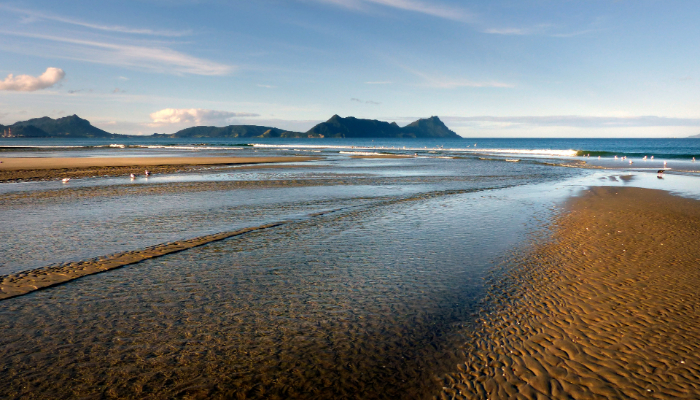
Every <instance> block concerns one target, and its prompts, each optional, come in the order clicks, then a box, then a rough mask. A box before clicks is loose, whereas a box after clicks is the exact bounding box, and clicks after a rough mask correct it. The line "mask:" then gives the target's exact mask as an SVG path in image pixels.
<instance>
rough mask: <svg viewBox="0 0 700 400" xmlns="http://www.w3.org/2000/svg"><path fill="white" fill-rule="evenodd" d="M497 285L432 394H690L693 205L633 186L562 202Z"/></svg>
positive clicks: (696, 309) (698, 336)
mask: <svg viewBox="0 0 700 400" xmlns="http://www.w3.org/2000/svg"><path fill="white" fill-rule="evenodd" d="M570 210H571V211H570V213H567V214H566V215H563V216H562V217H561V218H560V219H559V220H558V222H557V224H556V227H555V232H556V233H555V236H554V238H553V241H552V242H550V243H547V244H545V245H542V246H540V247H539V248H538V249H536V251H534V252H533V253H532V254H529V255H528V256H525V257H523V258H521V259H520V260H517V261H518V263H519V266H518V267H516V268H514V269H512V270H510V271H509V272H508V273H507V274H506V275H505V276H502V277H500V278H496V279H495V280H494V282H493V289H492V292H491V296H490V306H489V307H488V308H487V310H486V311H485V312H487V313H488V314H487V315H485V317H484V318H483V319H482V320H480V321H479V322H478V324H479V325H480V326H479V327H478V328H477V329H476V331H475V333H474V334H473V335H472V339H471V340H470V342H469V343H468V344H467V348H466V351H467V361H466V362H465V363H464V364H461V365H459V366H458V372H456V373H453V374H450V375H448V376H446V377H445V380H444V388H443V392H442V393H441V396H442V398H468V399H471V398H490V399H493V398H526V399H535V398H574V399H593V398H659V399H672V398H698V396H700V323H699V322H698V321H700V298H699V297H698V289H697V288H698V285H699V284H700V269H699V268H698V261H700V247H698V246H697V245H696V244H695V243H694V241H695V240H696V238H698V237H699V236H700V207H699V204H698V202H697V201H695V200H688V199H683V198H678V197H673V196H671V195H670V194H667V193H665V192H660V191H653V190H647V189H637V188H614V187H612V188H593V189H592V190H590V191H589V192H588V193H586V194H585V195H584V196H582V197H580V198H576V199H574V200H572V202H571V204H570Z"/></svg>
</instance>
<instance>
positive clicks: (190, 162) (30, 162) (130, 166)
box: [0, 156, 317, 182]
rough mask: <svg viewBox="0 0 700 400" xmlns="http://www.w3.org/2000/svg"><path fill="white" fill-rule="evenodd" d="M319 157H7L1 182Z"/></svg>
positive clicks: (301, 159)
mask: <svg viewBox="0 0 700 400" xmlns="http://www.w3.org/2000/svg"><path fill="white" fill-rule="evenodd" d="M315 159H317V158H315V157H303V156H298V157H191V156H190V157H4V158H0V161H2V162H1V163H0V182H8V181H9V182H11V181H17V180H24V181H27V180H48V179H63V178H84V177H92V176H119V175H129V174H132V173H133V174H139V175H141V174H143V173H144V168H145V169H148V170H149V171H150V172H152V173H158V174H163V173H173V172H181V171H186V170H192V169H196V168H197V167H203V166H226V165H243V164H267V163H289V162H302V161H311V160H315Z"/></svg>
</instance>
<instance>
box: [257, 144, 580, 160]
mask: <svg viewBox="0 0 700 400" xmlns="http://www.w3.org/2000/svg"><path fill="white" fill-rule="evenodd" d="M251 146H253V147H259V148H269V149H284V148H288V147H290V146H289V145H283V144H267V143H251ZM294 147H296V148H305V149H324V150H344V151H340V153H347V152H346V150H352V151H398V152H403V151H406V152H409V151H410V152H418V151H421V152H425V151H428V152H429V153H433V154H435V153H473V154H497V155H509V154H512V155H529V156H540V157H542V156H545V157H575V156H576V153H577V152H576V150H571V149H569V150H552V149H479V148H476V147H467V148H465V147H462V148H443V147H407V146H351V145H347V146H343V145H320V144H308V145H294Z"/></svg>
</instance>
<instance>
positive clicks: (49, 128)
mask: <svg viewBox="0 0 700 400" xmlns="http://www.w3.org/2000/svg"><path fill="white" fill-rule="evenodd" d="M0 131H2V136H1V137H31V138H40V137H47V138H48V137H74V138H118V137H125V136H127V135H120V134H116V133H109V132H106V131H103V130H102V129H99V128H96V127H94V126H92V125H91V124H90V122H89V121H88V120H86V119H82V118H80V117H78V116H77V115H71V116H69V117H63V118H57V119H53V118H49V117H43V118H34V119H30V120H28V121H20V122H16V123H14V124H12V125H8V126H4V125H0ZM153 136H159V137H173V138H457V139H459V138H461V136H459V135H457V134H456V133H454V132H453V131H451V130H450V129H449V128H448V127H447V126H445V124H444V123H443V122H442V121H440V118H438V117H430V118H424V119H419V120H417V121H414V122H412V123H411V124H409V125H407V126H404V127H403V128H402V127H400V126H398V125H397V124H396V123H395V122H392V123H389V122H384V121H378V120H374V119H360V118H355V117H346V118H342V117H340V116H338V115H334V116H332V117H331V118H330V119H329V120H328V121H326V122H322V123H320V124H318V125H316V126H314V127H313V128H311V129H310V130H308V131H306V132H294V131H287V130H284V129H279V128H274V127H269V126H258V125H229V126H224V127H217V126H194V127H191V128H186V129H182V130H180V131H178V132H175V133H172V134H158V133H155V134H153Z"/></svg>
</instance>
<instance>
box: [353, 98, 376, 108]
mask: <svg viewBox="0 0 700 400" xmlns="http://www.w3.org/2000/svg"><path fill="white" fill-rule="evenodd" d="M350 101H354V102H356V103H363V104H374V105H377V106H378V105H380V104H382V103H378V102H376V101H372V100H360V99H358V98H355V97H353V98H352V99H350Z"/></svg>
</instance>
